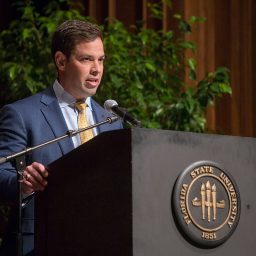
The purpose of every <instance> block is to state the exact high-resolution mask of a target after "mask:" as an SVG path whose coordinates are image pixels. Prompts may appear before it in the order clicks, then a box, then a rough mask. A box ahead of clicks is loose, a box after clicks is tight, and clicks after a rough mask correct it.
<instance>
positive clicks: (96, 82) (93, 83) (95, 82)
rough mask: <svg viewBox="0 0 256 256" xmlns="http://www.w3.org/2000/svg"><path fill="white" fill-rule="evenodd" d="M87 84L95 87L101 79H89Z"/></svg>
mask: <svg viewBox="0 0 256 256" xmlns="http://www.w3.org/2000/svg"><path fill="white" fill-rule="evenodd" d="M86 84H87V85H90V86H93V87H95V86H97V85H98V84H99V79H96V78H90V79H87V80H86Z"/></svg>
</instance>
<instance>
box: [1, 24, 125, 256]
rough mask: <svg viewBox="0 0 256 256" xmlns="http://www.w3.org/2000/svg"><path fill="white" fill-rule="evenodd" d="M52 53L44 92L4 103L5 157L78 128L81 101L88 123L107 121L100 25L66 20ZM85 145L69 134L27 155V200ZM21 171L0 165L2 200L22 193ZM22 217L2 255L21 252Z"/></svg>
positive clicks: (26, 233)
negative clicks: (101, 100)
mask: <svg viewBox="0 0 256 256" xmlns="http://www.w3.org/2000/svg"><path fill="white" fill-rule="evenodd" d="M52 56H53V59H54V63H55V65H56V69H57V74H58V75H57V79H56V81H55V82H54V84H53V86H51V87H49V88H47V89H46V90H45V91H43V92H41V93H38V94H36V95H33V96H31V97H28V98H26V99H23V100H20V101H17V102H15V103H12V104H9V105H6V106H4V107H3V108H2V109H1V112H0V157H4V156H8V155H11V154H13V153H16V152H20V151H21V150H23V149H25V148H28V147H32V146H35V145H38V144H41V143H43V142H46V141H49V140H51V139H54V138H56V137H59V136H61V135H64V134H65V133H66V131H67V130H76V129H78V123H77V120H78V115H79V110H78V109H77V108H76V102H77V101H80V102H81V101H82V102H84V103H86V104H85V105H86V106H87V107H86V112H85V116H86V119H87V121H88V123H89V124H90V125H91V124H95V123H97V122H100V121H103V120H106V118H107V117H108V116H109V113H108V112H107V111H105V110H104V109H103V108H102V107H101V106H99V105H98V104H97V103H96V102H95V101H94V100H93V99H92V98H91V96H93V95H94V94H95V93H96V91H97V88H98V86H99V84H100V81H101V78H102V74H103V62H104V58H105V55H104V48H103V42H102V34H101V31H100V29H99V27H98V26H96V25H94V24H91V23H89V22H84V21H77V20H70V21H66V22H64V23H62V24H61V25H60V26H59V27H58V29H57V30H56V32H55V34H54V35H53V40H52ZM121 128H122V124H121V122H120V121H118V122H115V123H113V124H104V125H102V126H100V127H98V128H94V129H93V130H92V132H93V136H96V135H97V134H99V133H101V132H104V131H108V130H115V129H121ZM80 144H81V140H80V136H79V135H76V136H74V137H72V139H70V138H66V139H64V140H62V141H59V142H58V143H53V144H51V145H48V146H45V147H42V148H40V149H38V150H35V151H33V152H32V153H31V154H29V155H27V156H26V167H25V169H24V173H23V176H24V179H23V181H22V183H21V189H22V195H23V197H24V198H26V197H27V196H29V195H31V194H33V193H34V192H37V191H43V190H44V189H45V187H46V186H47V176H48V172H47V165H48V164H49V163H51V162H53V161H54V160H56V159H58V158H60V157H61V156H63V155H64V154H66V153H68V152H70V151H71V150H72V149H74V148H76V147H78V146H79V145H80ZM17 188H18V185H17V173H16V169H15V168H14V166H13V165H12V163H10V162H6V163H4V164H2V165H0V199H1V200H8V201H10V200H15V199H16V198H17V193H18V189H17ZM22 216H23V218H22V237H23V255H34V253H33V249H34V202H33V199H32V200H30V201H29V202H28V203H27V205H26V207H24V208H23V212H22ZM15 220H17V215H16V214H14V218H12V216H11V217H10V221H9V222H10V223H9V225H8V232H7V234H6V237H5V240H4V243H3V249H2V254H1V255H12V256H13V255H16V251H15V250H16V249H15V244H16V235H17V223H16V221H15Z"/></svg>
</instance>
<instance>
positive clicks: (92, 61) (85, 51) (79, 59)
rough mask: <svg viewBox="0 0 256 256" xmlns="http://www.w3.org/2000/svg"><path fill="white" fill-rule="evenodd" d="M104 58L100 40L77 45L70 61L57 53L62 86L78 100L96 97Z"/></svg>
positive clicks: (56, 57) (56, 58)
mask: <svg viewBox="0 0 256 256" xmlns="http://www.w3.org/2000/svg"><path fill="white" fill-rule="evenodd" d="M104 58H105V55H104V48H103V43H102V40H101V39H100V38H97V39H95V40H94V41H92V42H81V43H79V44H77V45H76V46H75V48H74V50H73V51H72V53H71V55H70V57H69V59H67V58H66V56H65V55H64V54H63V53H61V52H57V53H56V55H55V60H56V64H57V67H58V71H59V82H60V84H61V85H62V86H63V88H64V89H65V90H66V91H67V92H68V93H70V94H71V95H72V96H73V97H75V98H76V99H84V98H87V97H88V96H92V95H94V94H95V93H96V91H97V88H98V86H99V84H100V81H101V78H102V74H103V61H104ZM58 61H59V62H60V64H59V63H58Z"/></svg>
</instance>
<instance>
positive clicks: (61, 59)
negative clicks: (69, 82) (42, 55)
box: [54, 51, 67, 71]
mask: <svg viewBox="0 0 256 256" xmlns="http://www.w3.org/2000/svg"><path fill="white" fill-rule="evenodd" d="M54 57H55V63H56V66H57V68H58V69H59V70H61V71H63V70H64V69H65V66H66V60H67V58H66V56H65V55H64V54H63V53H62V52H61V51H57V52H56V53H55V56H54Z"/></svg>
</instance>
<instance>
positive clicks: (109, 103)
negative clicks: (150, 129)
mask: <svg viewBox="0 0 256 256" xmlns="http://www.w3.org/2000/svg"><path fill="white" fill-rule="evenodd" d="M104 108H105V109H106V110H107V111H108V112H111V113H113V114H115V115H117V116H119V117H120V118H121V119H122V120H123V121H124V122H127V123H129V124H131V125H133V126H141V122H140V121H138V120H137V119H135V118H134V117H133V116H132V115H131V114H129V113H128V111H127V110H126V109H124V108H120V107H119V106H118V104H117V102H116V101H115V100H106V101H105V103H104Z"/></svg>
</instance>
